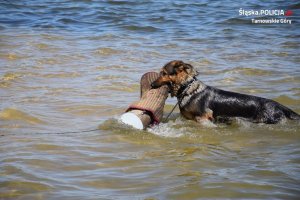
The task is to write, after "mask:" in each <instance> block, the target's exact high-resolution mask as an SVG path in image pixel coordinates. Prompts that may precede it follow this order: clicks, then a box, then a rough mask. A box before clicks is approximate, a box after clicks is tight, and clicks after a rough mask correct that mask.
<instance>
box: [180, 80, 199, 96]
mask: <svg viewBox="0 0 300 200" xmlns="http://www.w3.org/2000/svg"><path fill="white" fill-rule="evenodd" d="M196 80H197V78H196V77H193V79H192V80H190V81H188V82H186V83H185V84H183V85H182V86H181V87H180V88H179V90H178V92H177V95H176V96H177V97H178V98H182V97H183V96H184V93H185V92H186V89H187V88H188V87H189V86H190V85H191V84H192V83H193V82H194V81H196Z"/></svg>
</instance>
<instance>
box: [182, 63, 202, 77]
mask: <svg viewBox="0 0 300 200" xmlns="http://www.w3.org/2000/svg"><path fill="white" fill-rule="evenodd" d="M184 70H185V71H186V73H188V74H189V75H191V76H193V77H194V76H198V74H199V73H198V72H197V71H196V70H195V68H194V67H193V66H192V65H190V64H187V63H185V64H184Z"/></svg>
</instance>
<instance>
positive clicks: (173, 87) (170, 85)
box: [151, 81, 178, 97]
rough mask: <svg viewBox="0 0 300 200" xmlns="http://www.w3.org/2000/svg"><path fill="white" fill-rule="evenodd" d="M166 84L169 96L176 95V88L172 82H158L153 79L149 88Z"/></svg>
mask: <svg viewBox="0 0 300 200" xmlns="http://www.w3.org/2000/svg"><path fill="white" fill-rule="evenodd" d="M164 85H167V86H168V89H169V91H168V92H169V93H170V94H171V97H175V96H176V95H177V91H178V90H177V89H176V87H175V86H174V84H173V83H172V82H166V83H163V84H161V83H158V82H157V81H154V82H153V83H151V88H152V89H157V88H160V87H161V86H164Z"/></svg>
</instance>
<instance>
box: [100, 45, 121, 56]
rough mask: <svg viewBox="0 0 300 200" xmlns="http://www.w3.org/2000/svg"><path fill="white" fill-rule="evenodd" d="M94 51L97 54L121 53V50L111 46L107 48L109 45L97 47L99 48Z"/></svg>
mask: <svg viewBox="0 0 300 200" xmlns="http://www.w3.org/2000/svg"><path fill="white" fill-rule="evenodd" d="M95 53H96V54H99V55H101V56H112V55H117V54H121V53H122V51H121V50H117V49H113V48H109V47H103V48H99V49H97V50H95Z"/></svg>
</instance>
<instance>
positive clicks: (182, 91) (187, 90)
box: [151, 60, 300, 124]
mask: <svg viewBox="0 0 300 200" xmlns="http://www.w3.org/2000/svg"><path fill="white" fill-rule="evenodd" d="M197 75H198V73H197V71H196V70H195V69H194V67H193V66H192V65H190V64H187V63H184V62H182V61H179V60H174V61H171V62H169V63H167V64H166V65H165V66H164V67H163V68H162V70H161V72H160V77H159V78H158V79H157V80H155V81H154V82H153V83H152V85H151V86H152V88H158V87H160V86H162V85H168V86H169V88H170V93H171V96H172V97H174V96H176V97H177V99H178V102H179V109H180V112H181V114H182V115H183V116H184V117H185V118H187V119H191V120H196V121H198V122H201V121H202V120H204V119H209V120H212V121H215V120H216V119H217V118H221V119H222V118H225V119H226V118H231V117H242V118H247V119H250V120H251V121H252V122H257V123H267V124H275V123H277V122H279V121H281V120H282V119H284V118H288V119H292V120H300V115H298V114H297V113H295V112H294V111H292V110H291V109H289V108H287V107H285V106H283V105H281V104H279V103H277V102H275V101H273V100H270V99H266V98H261V97H256V96H252V95H246V94H240V93H236V92H229V91H224V90H220V89H217V88H215V87H211V86H208V85H205V84H204V83H202V82H201V81H199V80H197V78H196V76H197Z"/></svg>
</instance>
